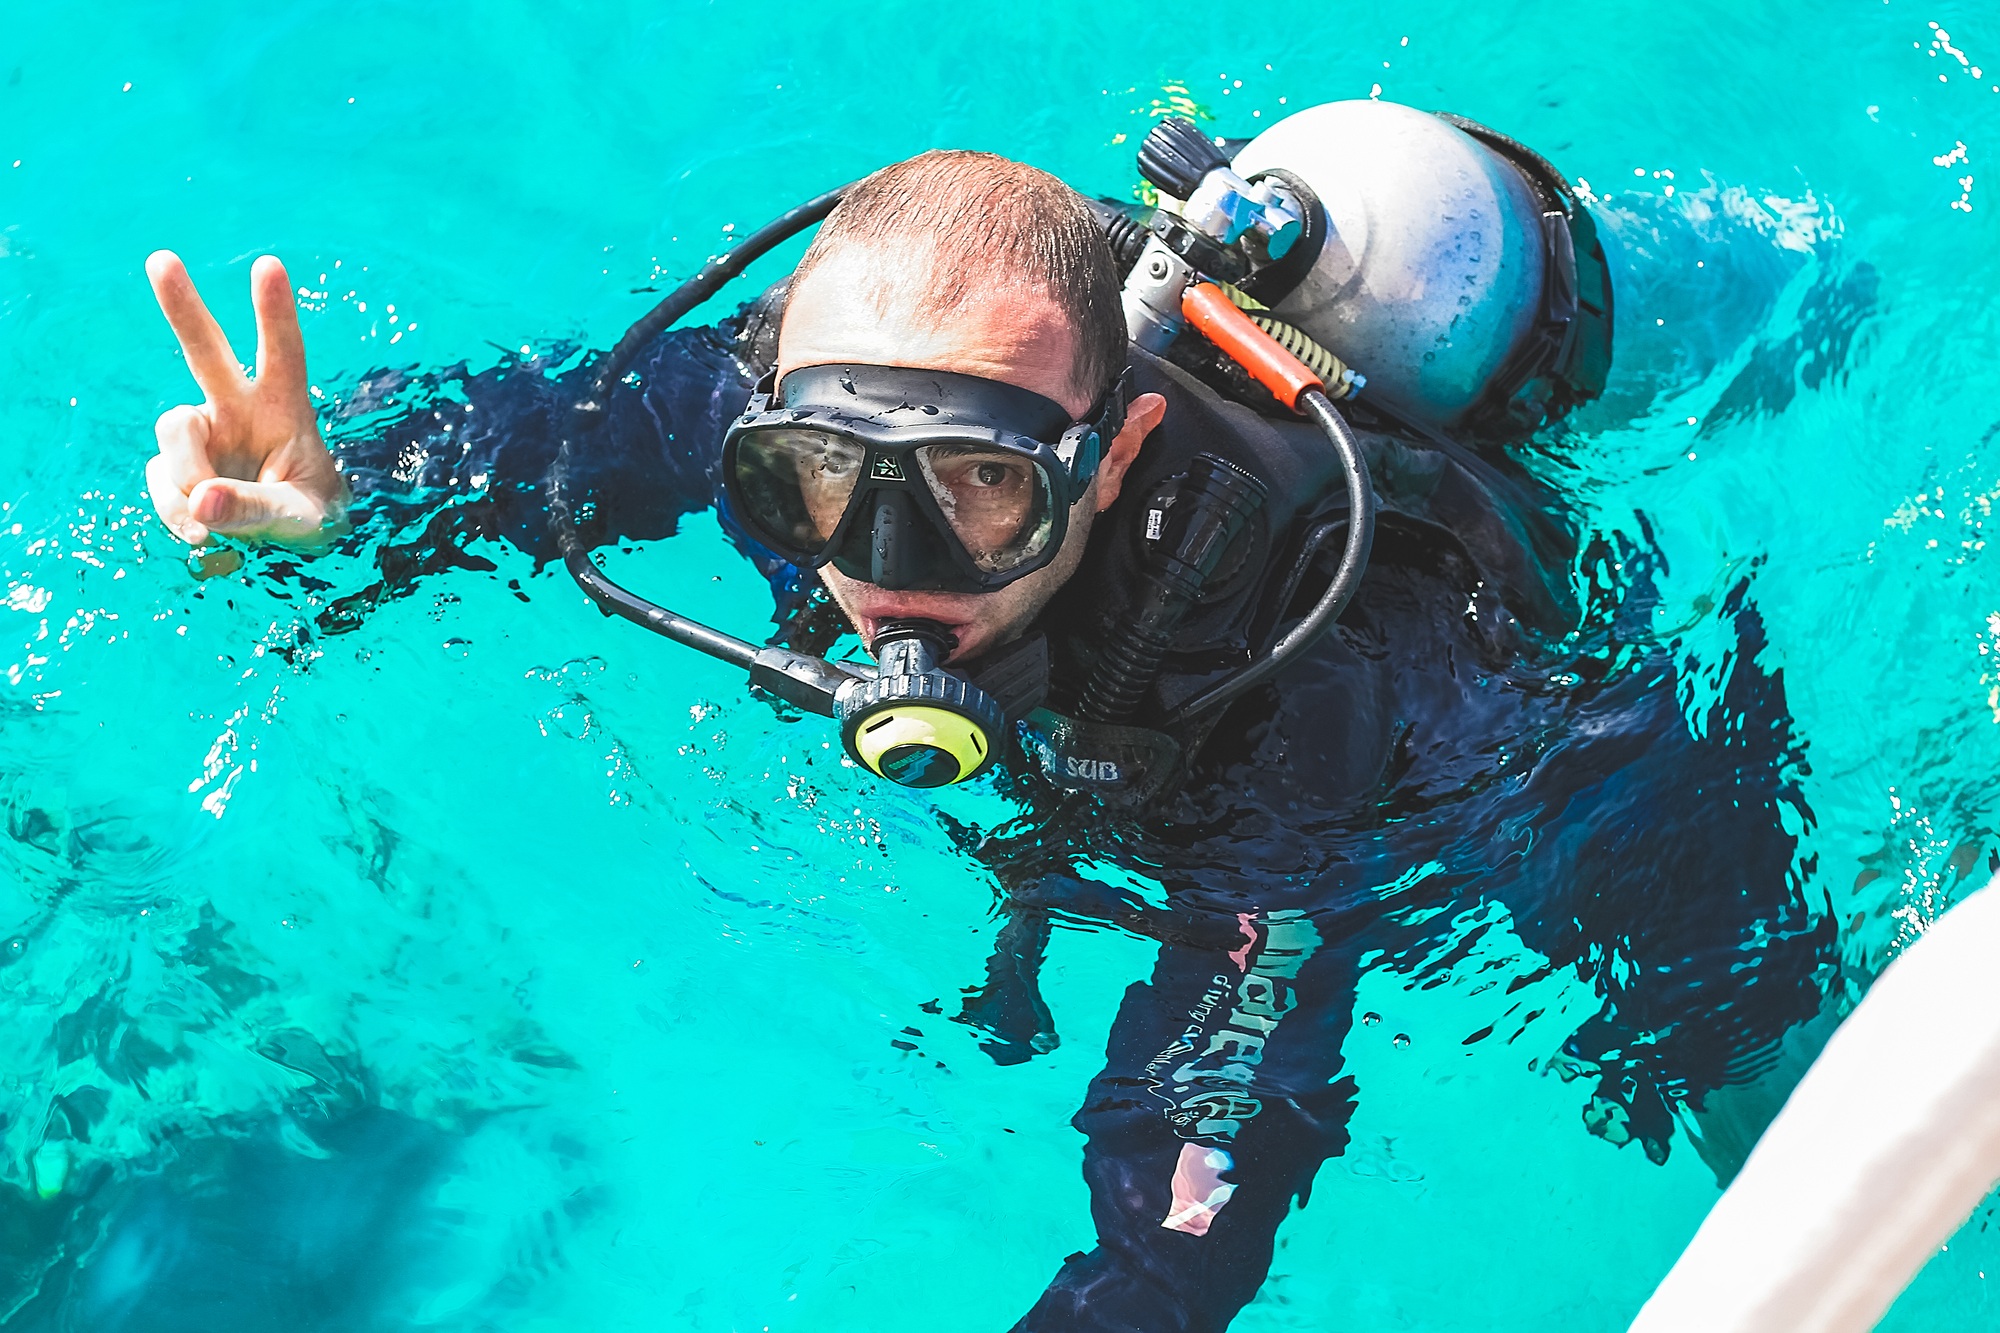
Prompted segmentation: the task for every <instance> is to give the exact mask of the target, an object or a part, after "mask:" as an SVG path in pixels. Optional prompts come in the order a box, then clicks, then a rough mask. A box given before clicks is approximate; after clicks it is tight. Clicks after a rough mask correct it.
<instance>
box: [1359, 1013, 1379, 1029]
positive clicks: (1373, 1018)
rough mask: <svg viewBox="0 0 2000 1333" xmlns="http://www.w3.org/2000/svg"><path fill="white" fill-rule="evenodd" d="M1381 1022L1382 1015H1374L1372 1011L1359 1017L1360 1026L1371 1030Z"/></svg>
mask: <svg viewBox="0 0 2000 1333" xmlns="http://www.w3.org/2000/svg"><path fill="white" fill-rule="evenodd" d="M1381 1021H1382V1015H1380V1014H1378V1013H1376V1012H1375V1011H1374V1010H1372V1009H1371V1010H1369V1011H1368V1012H1367V1013H1365V1014H1363V1015H1361V1024H1362V1026H1363V1027H1371V1028H1372V1027H1374V1026H1375V1025H1376V1024H1377V1023H1379V1022H1381Z"/></svg>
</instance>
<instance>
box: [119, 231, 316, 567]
mask: <svg viewBox="0 0 2000 1333" xmlns="http://www.w3.org/2000/svg"><path fill="white" fill-rule="evenodd" d="M146 276H147V277H148V278H150V279H151V280H152V283H153V295H154V296H155V297H157V298H158V299H159V302H160V309H161V310H162V311H164V312H165V314H166V316H167V323H169V324H171V325H173V329H174V336H175V337H177V338H179V339H180V341H181V351H182V352H184V353H185V354H186V355H187V363H188V369H189V370H190V371H192V372H193V373H194V379H195V383H196V384H198V385H200V386H201V391H202V393H203V395H205V398H204V401H203V402H201V403H200V404H199V405H194V406H190V405H185V404H184V405H182V406H180V407H176V408H174V409H172V410H171V411H168V412H166V413H164V414H163V415H162V416H161V417H160V420H159V422H158V424H157V425H156V426H155V427H154V431H155V433H156V434H157V435H158V436H159V440H160V452H159V453H158V454H156V455H155V456H154V457H153V458H152V459H151V461H149V462H148V463H147V464H146V484H147V486H148V487H149V488H150V489H151V491H152V493H153V507H154V508H155V509H157V510H159V511H160V518H161V520H162V521H164V522H165V523H166V525H167V527H169V528H170V529H172V530H173V533H174V535H175V536H177V537H179V538H180V539H181V540H182V541H185V542H188V543H191V544H194V545H199V544H201V543H203V542H206V541H207V540H208V539H209V536H210V535H211V534H214V535H217V536H223V537H241V538H244V539H246V540H249V541H269V542H279V543H282V544H284V545H286V546H292V547H296V548H299V549H301V550H312V549H314V548H316V547H323V546H325V545H326V544H327V543H329V542H331V541H332V540H333V539H334V538H335V537H338V536H339V535H340V534H341V533H342V532H344V531H346V529H347V504H348V500H349V498H350V497H349V493H348V489H347V481H346V479H345V478H343V477H342V476H341V475H340V472H339V470H338V469H336V468H335V467H334V465H333V455H332V454H330V453H329V452H327V447H326V442H325V441H324V440H322V439H321V438H320V434H319V421H318V419H317V418H316V417H315V416H314V415H313V408H312V399H311V397H310V396H309V395H308V393H307V381H306V349H305V339H304V337H303V336H302V335H301V334H300V332H299V312H298V307H297V306H295V305H293V304H292V287H291V279H290V278H288V277H287V276H286V274H285V266H284V265H283V264H281V263H279V262H278V261H277V259H276V258H274V257H273V256H271V255H265V256H264V257H263V258H262V259H259V260H258V261H257V262H256V263H255V264H253V265H251V268H250V302H251V305H252V306H253V307H254V308H255V309H256V312H257V374H256V378H254V379H252V378H251V377H249V376H247V375H245V374H244V373H243V367H242V366H241V365H240V364H239V363H238V362H237V360H236V353H235V352H233V351H231V350H230V347H229V339H228V338H226V337H224V336H223V332H222V329H221V327H220V326H219V325H217V324H216V322H215V317H214V316H212V315H210V314H209V313H208V307H207V306H205V305H203V304H202V301H201V296H200V294H199V293H197V292H196V291H195V289H194V282H193V280H192V279H190V278H189V277H188V272H187V268H186V267H185V266H184V265H183V264H182V263H181V261H180V258H179V256H177V255H175V254H173V253H171V252H169V251H166V250H159V251H156V252H154V254H153V255H152V256H151V257H149V258H148V259H147V260H146Z"/></svg>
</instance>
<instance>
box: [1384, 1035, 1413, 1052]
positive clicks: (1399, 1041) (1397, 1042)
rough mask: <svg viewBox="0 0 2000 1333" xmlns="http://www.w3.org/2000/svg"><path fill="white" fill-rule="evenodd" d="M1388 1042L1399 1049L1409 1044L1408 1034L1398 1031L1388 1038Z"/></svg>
mask: <svg viewBox="0 0 2000 1333" xmlns="http://www.w3.org/2000/svg"><path fill="white" fill-rule="evenodd" d="M1389 1044H1390V1045H1391V1046H1394V1047H1395V1048H1396V1049H1397V1050H1399V1051H1400V1050H1402V1049H1403V1048H1404V1047H1405V1046H1408V1045H1409V1044H1410V1034H1409V1033H1407V1032H1398V1033H1397V1034H1396V1035H1395V1036H1393V1037H1391V1038H1390V1039H1389Z"/></svg>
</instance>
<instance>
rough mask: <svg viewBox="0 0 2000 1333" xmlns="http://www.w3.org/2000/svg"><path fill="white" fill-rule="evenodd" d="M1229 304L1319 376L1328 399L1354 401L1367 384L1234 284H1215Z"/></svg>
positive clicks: (1325, 350) (1342, 363)
mask: <svg viewBox="0 0 2000 1333" xmlns="http://www.w3.org/2000/svg"><path fill="white" fill-rule="evenodd" d="M1215 285H1216V287H1217V288H1219V289H1220V290H1221V292H1222V294H1223V295H1224V296H1226V297H1228V298H1229V303H1230V304H1231V305H1233V306H1235V307H1236V308H1237V309H1238V310H1241V311H1242V312H1243V313H1244V314H1246V315H1248V316H1250V322H1251V323H1252V324H1255V325H1256V326H1257V327H1258V328H1260V329H1262V330H1264V332H1265V333H1267V334H1269V335H1270V336H1271V341H1272V342H1274V343H1276V344H1278V346H1280V347H1282V348H1284V349H1285V350H1286V351H1287V352H1290V353H1291V354H1292V355H1293V356H1295V357H1297V358H1298V359H1299V361H1300V363H1301V364H1302V365H1304V366H1305V368H1306V369H1307V370H1310V371H1311V372H1312V373H1313V374H1315V375H1317V376H1319V377H1320V379H1321V381H1322V382H1324V383H1325V385H1326V386H1327V389H1326V393H1327V397H1329V398H1352V397H1353V396H1354V395H1355V394H1357V393H1360V392H1361V390H1362V389H1364V388H1366V387H1367V385H1368V377H1367V376H1365V375H1362V374H1360V373H1359V372H1357V371H1356V370H1355V369H1354V368H1353V367H1351V366H1349V365H1348V364H1347V363H1346V362H1345V361H1342V360H1341V359H1340V358H1339V357H1337V356H1335V355H1334V354H1333V353H1332V352H1329V351H1328V350H1327V349H1326V348H1324V347H1322V346H1320V345H1319V343H1318V342H1317V341H1316V340H1314V338H1313V337H1312V335H1311V334H1309V333H1307V332H1306V331H1305V330H1304V329H1301V328H1299V327H1298V326H1297V325H1294V324H1287V323H1286V322H1285V321H1284V320H1282V319H1279V318H1278V317H1277V316H1275V315H1273V314H1271V313H1270V312H1271V307H1269V306H1267V305H1265V304H1264V303H1263V302H1262V301H1259V300H1258V299H1257V298H1256V297H1254V296H1252V295H1251V294H1250V293H1248V292H1246V291H1244V290H1243V289H1242V288H1241V287H1238V286H1236V285H1235V284H1233V283H1227V282H1218V283H1216V284H1215Z"/></svg>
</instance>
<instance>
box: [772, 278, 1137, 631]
mask: <svg viewBox="0 0 2000 1333" xmlns="http://www.w3.org/2000/svg"><path fill="white" fill-rule="evenodd" d="M922 275H923V266H922V265H921V264H917V265H908V266H903V265H885V264H881V263H877V262H873V261H872V259H871V256H870V255H869V254H868V253H867V252H866V251H863V250H859V249H855V250H845V251H836V252H834V253H832V254H829V255H827V256H825V257H824V258H823V259H821V260H820V262H819V264H818V265H817V266H816V267H815V268H814V269H813V271H812V272H811V273H810V274H808V275H807V276H806V277H805V278H804V280H802V281H801V282H800V283H799V284H798V285H797V286H796V287H795V288H794V289H793V290H792V293H791V297H790V299H789V300H788V301H787V303H786V306H785V320H784V324H783V326H782V327H781V329H780V331H779V336H778V377H779V378H780V379H783V378H784V376H785V375H786V374H787V373H789V372H790V371H791V370H793V369H795V368H796V367H799V366H817V365H826V364H829V363H837V362H853V363H855V364H859V365H874V366H910V367H914V368H918V369H923V370H948V371H954V372H956V373H958V374H961V375H978V376H980V377H981V378H984V379H990V380H999V381H1000V382H1002V383H1004V384H1012V385H1015V386H1016V387H1018V388H1022V389H1027V390H1030V391H1032V392H1034V393H1038V394H1041V395H1042V396H1043V397H1044V398H1048V399H1052V400H1053V401H1055V402H1057V403H1060V404H1061V405H1062V406H1063V408H1064V409H1065V410H1067V411H1068V412H1069V414H1070V417H1071V419H1072V420H1080V419H1082V417H1083V416H1084V414H1085V413H1087V412H1089V411H1090V409H1091V407H1092V406H1093V404H1092V402H1091V401H1090V398H1089V396H1088V395H1087V394H1080V393H1079V392H1078V391H1077V389H1076V387H1075V386H1074V385H1073V383H1072V380H1073V378H1074V373H1075V366H1076V354H1077V342H1076V336H1075V334H1074V333H1073V332H1072V330H1071V329H1070V326H1069V323H1068V321H1067V319H1066V318H1065V316H1064V315H1063V313H1062V311H1061V310H1060V309H1059V308H1058V307H1057V306H1056V304H1055V302H1053V301H1051V300H1050V299H1049V297H1048V296H1047V295H1046V294H1045V293H1043V292H1041V291H1039V290H1036V289H1034V288H1032V287H1028V286H1013V285H1009V284H1005V283H998V284H995V285H994V286H993V288H992V290H990V291H988V292H984V293H980V294H978V295H976V296H975V297H974V298H973V299H971V300H968V301H967V302H965V303H964V305H963V306H962V307H961V308H960V309H959V310H957V311H954V312H953V313H952V314H951V315H949V316H948V317H947V318H945V319H943V320H941V321H940V320H935V319H934V318H932V317H930V316H928V315H927V314H925V313H924V310H923V300H924V291H923V287H924V283H923V279H922ZM1165 410H1166V400H1165V399H1163V398H1161V397H1160V396H1159V395H1158V394H1150V393H1149V394H1141V395H1140V396H1139V397H1138V398H1136V399H1134V400H1133V401H1132V403H1131V404H1130V405H1129V406H1128V408H1127V410H1126V424H1125V428H1124V429H1123V430H1122V431H1120V432H1119V433H1118V437H1117V439H1115V440H1113V441H1112V442H1111V444H1110V446H1109V447H1108V448H1107V449H1106V450H1105V454H1104V459H1103V461H1102V462H1101V463H1100V464H1099V465H1098V470H1097V476H1096V477H1095V478H1094V479H1093V480H1092V481H1091V483H1090V485H1089V487H1088V488H1087V489H1086V490H1085V491H1084V493H1083V495H1082V496H1081V497H1080V498H1079V499H1078V500H1077V502H1076V503H1075V504H1074V505H1073V506H1071V508H1070V512H1069V530H1068V533H1067V535H1066V536H1065V537H1064V538H1063V544H1062V549H1061V550H1059V551H1058V552H1057V553H1056V556H1055V558H1054V559H1053V560H1051V561H1050V562H1049V563H1048V564H1047V565H1045V566H1043V567H1042V568H1041V569H1038V570H1036V571H1035V572H1034V573H1032V574H1029V575H1027V576H1026V577H1025V578H1020V579H1016V580H1015V581H1014V582H1012V583H1010V584H1008V585H1007V586H1006V587H1004V588H1000V589H997V590H995V591H993V592H983V593H950V592H919V591H891V590H889V589H887V588H880V587H877V586H876V585H874V584H872V583H863V582H862V581H861V580H859V579H855V578H850V577H849V576H848V575H846V574H843V573H841V572H840V571H839V570H838V569H835V568H834V567H833V566H832V565H825V566H822V567H821V569H820V571H819V573H820V577H821V578H822V579H823V580H824V581H825V583H826V587H827V591H828V592H830V593H832V594H833V599H834V601H835V602H837V603H838V604H839V605H840V609H841V610H842V611H844V612H846V613H847V618H848V620H849V621H850V622H852V623H853V625H854V628H855V629H856V630H857V631H858V632H859V633H860V635H861V637H862V639H863V640H865V641H866V642H867V643H868V644H869V645H871V646H873V644H874V642H875V635H876V632H877V631H878V630H879V628H880V627H881V624H882V622H883V621H885V620H896V619H903V618H912V617H914V618H921V619H924V620H934V621H937V622H938V623H939V624H941V625H944V626H945V627H947V628H948V629H950V630H951V632H952V633H953V634H955V635H956V636H957V637H958V650H957V651H956V652H955V653H954V654H953V655H952V660H953V661H971V660H973V659H976V658H978V657H979V656H981V655H982V654H984V653H985V652H987V651H988V650H989V649H991V648H994V647H996V646H998V645H1000V644H1003V643H1005V642H1007V641H1008V640H1009V639H1012V638H1014V637H1015V636H1017V635H1019V634H1020V633H1021V632H1022V631H1023V630H1024V629H1026V628H1027V627H1028V624H1029V623H1030V622H1031V621H1033V620H1034V618H1035V616H1036V615H1037V614H1039V613H1040V611H1041V609H1042V608H1043V607H1044V606H1046V605H1047V604H1048V601H1049V599H1050V598H1051V597H1053V596H1055V593H1056V590H1057V589H1058V588H1060V587H1062V585H1063V584H1064V583H1065V582H1067V581H1068V580H1069V578H1070V576H1071V575H1072V574H1074V573H1076V568H1077V565H1078V563H1079V562H1080V561H1081V560H1082V559H1083V551H1084V547H1085V544H1086V543H1087V542H1088V541H1089V539H1090V528H1091V521H1092V520H1093V519H1094V518H1095V517H1096V516H1097V514H1098V513H1099V512H1100V511H1101V510H1104V509H1107V508H1109V507H1110V505H1111V503H1112V502H1113V501H1114V500H1116V499H1117V498H1118V491H1119V488H1120V486H1121V485H1122V484H1123V483H1124V480H1125V472H1126V470H1127V469H1128V468H1129V467H1130V466H1131V465H1132V460H1133V459H1134V458H1136V457H1137V456H1138V452H1139V445H1140V444H1141V443H1142V442H1143V441H1144V440H1145V438H1146V436H1147V434H1148V433H1150V432H1151V431H1152V429H1153V427H1154V426H1156V425H1158V424H1159V421H1160V418H1161V416H1162V415H1164V413H1165Z"/></svg>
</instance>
